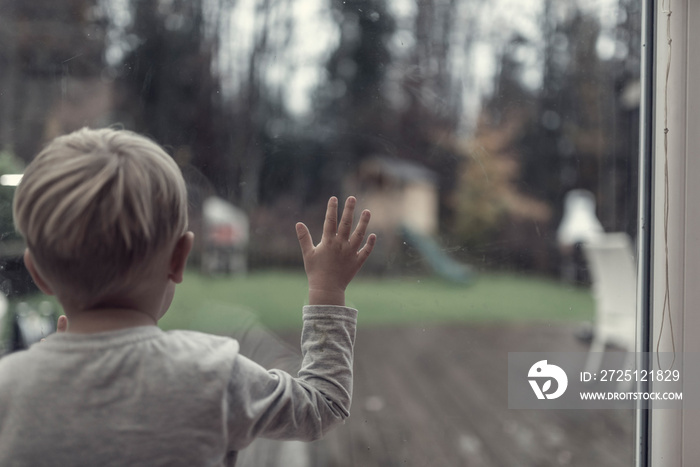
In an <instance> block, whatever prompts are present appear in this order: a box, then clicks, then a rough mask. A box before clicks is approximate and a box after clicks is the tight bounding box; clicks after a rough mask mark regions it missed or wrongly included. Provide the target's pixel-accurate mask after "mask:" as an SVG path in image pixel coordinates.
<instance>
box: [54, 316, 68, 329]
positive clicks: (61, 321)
mask: <svg viewBox="0 0 700 467" xmlns="http://www.w3.org/2000/svg"><path fill="white" fill-rule="evenodd" d="M67 329H68V318H67V317H66V315H61V316H59V317H58V322H57V323H56V332H66V330H67Z"/></svg>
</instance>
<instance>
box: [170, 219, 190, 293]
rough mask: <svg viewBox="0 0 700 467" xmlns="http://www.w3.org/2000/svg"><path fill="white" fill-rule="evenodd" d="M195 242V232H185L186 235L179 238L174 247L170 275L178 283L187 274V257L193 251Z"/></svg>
mask: <svg viewBox="0 0 700 467" xmlns="http://www.w3.org/2000/svg"><path fill="white" fill-rule="evenodd" d="M193 244H194V234H193V233H192V232H185V233H184V235H183V236H182V237H180V238H179V239H178V241H177V243H176V244H175V248H173V254H172V256H171V257H170V273H169V275H168V277H169V278H170V280H172V281H173V282H175V283H176V284H179V283H180V282H182V279H183V276H184V274H185V266H187V257H188V256H189V255H190V252H191V251H192V245H193Z"/></svg>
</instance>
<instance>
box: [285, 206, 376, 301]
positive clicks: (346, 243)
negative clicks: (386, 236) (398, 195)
mask: <svg viewBox="0 0 700 467" xmlns="http://www.w3.org/2000/svg"><path fill="white" fill-rule="evenodd" d="M355 203H356V200H355V198H354V197H352V196H351V197H349V198H348V199H347V201H346V202H345V209H344V210H343V216H342V218H341V219H340V225H338V199H337V198H335V197H332V198H331V199H330V200H328V208H327V210H326V220H325V222H324V224H323V236H322V237H321V242H320V243H319V244H318V245H316V246H314V244H313V241H312V240H311V234H310V233H309V229H308V228H307V227H306V226H305V225H304V224H302V223H301V222H300V223H298V224H297V225H296V229H297V237H298V238H299V244H300V245H301V252H302V255H303V256H304V268H305V269H306V275H307V277H308V279H309V305H341V306H343V305H345V288H346V287H347V286H348V284H349V283H350V281H351V280H352V279H353V277H355V274H357V271H359V270H360V268H361V267H362V265H363V264H364V262H365V261H366V260H367V258H368V257H369V254H370V253H371V252H372V248H374V244H375V242H376V240H377V237H376V235H374V234H372V235H370V236H369V238H368V239H367V243H365V245H364V246H363V247H362V248H361V249H360V246H361V245H362V241H363V240H364V237H365V232H366V231H367V224H368V223H369V218H370V213H369V211H367V210H365V211H363V212H362V214H360V221H359V222H358V224H357V228H355V231H354V232H353V233H352V235H351V234H350V231H351V229H352V221H353V214H354V212H355Z"/></svg>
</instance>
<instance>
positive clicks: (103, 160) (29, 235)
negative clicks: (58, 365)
mask: <svg viewBox="0 0 700 467" xmlns="http://www.w3.org/2000/svg"><path fill="white" fill-rule="evenodd" d="M14 217H15V224H16V226H17V229H18V230H19V232H20V233H21V234H22V235H23V236H24V237H25V239H26V241H27V246H28V248H29V251H30V252H31V257H32V260H33V263H34V265H35V267H36V269H37V270H38V271H39V272H40V273H41V275H42V276H43V277H44V278H46V279H47V280H48V281H50V282H51V283H52V286H53V288H54V289H55V290H54V292H56V294H57V295H59V298H60V296H61V295H63V296H64V297H70V299H71V301H74V302H75V303H76V304H80V306H90V305H94V304H95V303H96V302H97V301H99V300H100V299H101V298H102V297H105V296H109V295H111V294H118V293H119V292H120V289H121V288H123V287H124V286H125V285H126V284H128V283H129V281H130V280H132V279H133V278H134V277H138V276H139V273H140V272H145V271H147V270H148V268H149V267H150V265H151V261H152V259H153V258H155V257H156V256H158V254H159V253H160V252H162V251H165V250H166V249H171V248H172V247H173V245H174V244H175V242H176V241H177V239H178V238H180V237H181V236H182V235H183V234H184V233H185V230H186V227H187V192H186V189H185V182H184V180H183V178H182V174H181V172H180V170H179V168H178V167H177V165H176V164H175V162H174V161H173V160H172V158H171V157H169V156H168V155H167V154H166V153H165V152H164V151H163V149H162V148H161V147H160V146H158V145H157V144H156V143H154V142H153V141H151V140H149V139H147V138H145V137H143V136H140V135H137V134H135V133H132V132H130V131H125V130H111V129H101V130H91V129H87V128H84V129H82V130H79V131H76V132H74V133H71V134H69V135H65V136H61V137H58V138H56V139H55V140H53V141H52V142H51V143H50V144H49V145H48V146H46V148H44V150H43V151H41V152H40V153H39V155H37V156H36V158H35V159H34V160H33V161H32V163H31V164H29V166H28V167H27V169H26V171H25V173H24V176H23V178H22V181H21V182H20V184H19V186H18V187H17V191H16V193H15V199H14Z"/></svg>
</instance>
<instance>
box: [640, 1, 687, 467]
mask: <svg viewBox="0 0 700 467" xmlns="http://www.w3.org/2000/svg"><path fill="white" fill-rule="evenodd" d="M669 4H670V5H669ZM644 8H645V15H644V18H645V19H644V26H645V33H644V34H645V37H644V39H643V40H644V43H645V44H646V47H645V52H644V55H645V60H646V62H645V66H644V68H643V70H642V75H643V76H644V77H645V79H644V80H643V83H644V84H643V92H644V94H643V99H642V101H643V105H644V106H645V107H643V108H644V113H643V114H642V115H643V117H642V119H641V122H642V123H641V136H640V137H641V141H642V145H641V153H640V162H641V165H640V182H641V183H640V219H639V222H640V224H639V225H640V235H639V242H638V248H639V250H638V253H639V268H638V305H637V306H638V318H639V319H638V337H639V339H638V345H637V347H638V350H641V351H649V352H653V351H656V347H657V344H659V351H661V352H671V351H673V350H674V344H675V351H676V352H677V353H689V352H698V351H700V341H699V340H698V339H697V338H696V336H695V335H694V331H697V330H700V315H698V313H693V311H694V310H697V309H700V287H698V286H697V277H700V249H698V248H697V240H698V239H700V210H699V209H697V208H695V207H694V206H693V204H692V201H693V200H700V184H698V183H697V180H698V179H700V157H697V156H695V157H693V154H692V152H693V149H694V148H698V147H700V131H698V128H700V83H698V82H697V80H695V81H693V80H692V79H691V77H693V76H695V77H697V76H700V53H698V50H697V48H693V47H691V46H690V44H697V43H700V2H697V1H693V0H673V1H672V2H671V1H670V0H666V1H665V2H662V1H659V0H656V1H655V0H645V3H644ZM668 8H670V9H671V11H672V14H671V27H670V31H671V38H672V52H671V62H670V63H671V65H670V73H669V78H668V88H667V87H666V67H667V63H668V57H669V55H668V53H669V50H668V48H669V47H668V42H667V39H666V22H667V15H666V14H665V12H664V11H663V9H668ZM666 92H668V101H667V102H668V125H667V127H668V129H669V131H668V179H667V180H665V164H664V159H665V155H664V138H663V135H664V129H665V127H666V125H665V112H664V109H665V95H666ZM696 151H697V150H696ZM665 183H668V196H669V198H668V201H669V212H668V242H667V243H666V242H665V240H664V236H665V235H664V203H665V198H664V196H665V195H664V192H665ZM666 246H668V257H666V253H665V250H666ZM666 259H668V274H669V284H670V286H669V291H668V293H669V298H670V301H671V304H672V308H671V310H670V312H668V311H667V316H666V318H665V319H666V323H665V327H664V330H663V334H662V337H661V339H660V341H659V331H660V330H661V325H662V320H663V319H664V318H663V305H664V296H665V293H666V285H665V284H666ZM686 310H687V311H688V312H687V313H686ZM668 315H670V317H671V318H672V320H673V337H674V339H673V341H672V339H671V338H670V327H669V323H668V319H669V318H668ZM645 363H647V364H649V363H652V364H653V362H645ZM681 365H683V364H681ZM679 369H680V370H681V372H684V371H686V370H690V368H688V367H687V366H686V367H684V368H679ZM652 390H653V389H652ZM638 408H640V409H642V410H638V411H637V439H638V446H637V456H636V465H637V466H638V467H648V466H651V467H662V466H663V467H680V466H682V465H696V464H697V463H698V462H699V461H700V443H698V442H697V440H696V438H697V433H699V432H700V418H699V417H697V416H695V413H694V411H690V412H688V411H686V410H683V409H678V410H643V409H644V407H638Z"/></svg>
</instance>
